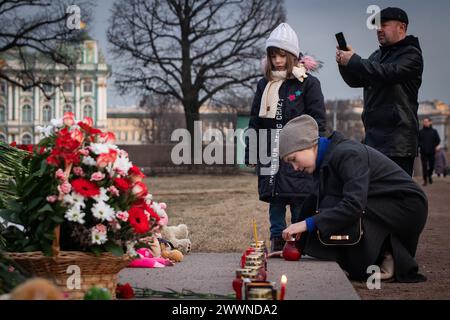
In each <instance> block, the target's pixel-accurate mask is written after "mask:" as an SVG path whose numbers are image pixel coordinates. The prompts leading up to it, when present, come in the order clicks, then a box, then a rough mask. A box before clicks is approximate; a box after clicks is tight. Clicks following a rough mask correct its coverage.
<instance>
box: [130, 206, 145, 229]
mask: <svg viewBox="0 0 450 320" xmlns="http://www.w3.org/2000/svg"><path fill="white" fill-rule="evenodd" d="M128 214H129V216H128V222H129V223H130V224H131V226H132V227H133V229H134V232H135V233H138V234H140V233H147V232H148V231H149V230H150V226H149V224H148V218H147V215H146V214H145V212H144V209H143V208H140V207H131V209H130V210H128Z"/></svg>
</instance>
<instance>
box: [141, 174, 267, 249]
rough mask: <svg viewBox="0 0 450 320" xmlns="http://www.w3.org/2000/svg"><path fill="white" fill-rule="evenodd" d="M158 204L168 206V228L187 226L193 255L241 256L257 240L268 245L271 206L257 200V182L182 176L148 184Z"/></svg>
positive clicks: (246, 176) (245, 177)
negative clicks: (254, 225) (255, 228)
mask: <svg viewBox="0 0 450 320" xmlns="http://www.w3.org/2000/svg"><path fill="white" fill-rule="evenodd" d="M146 182H147V185H148V186H149V190H150V192H151V193H152V194H153V198H154V199H155V201H160V202H166V203H167V206H168V210H167V211H168V215H169V219H170V221H169V224H171V225H174V224H179V223H185V224H187V225H188V227H189V230H190V238H191V241H192V243H193V251H197V252H199V251H201V252H242V251H243V250H244V249H245V248H246V247H247V246H248V244H249V243H250V242H251V241H252V239H253V231H252V219H253V218H255V219H256V222H257V225H258V231H259V232H258V236H259V237H260V238H261V239H263V240H266V241H268V239H269V215H268V204H267V203H264V202H261V201H259V200H258V195H257V179H256V176H254V175H251V174H243V175H238V176H200V175H182V176H176V177H153V178H149V179H147V180H146Z"/></svg>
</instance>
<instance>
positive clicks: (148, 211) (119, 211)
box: [0, 112, 160, 256]
mask: <svg viewBox="0 0 450 320" xmlns="http://www.w3.org/2000/svg"><path fill="white" fill-rule="evenodd" d="M39 130H40V131H41V133H42V134H43V139H42V140H41V142H40V143H39V145H38V146H36V147H34V148H31V149H29V156H28V157H25V158H24V159H23V160H22V161H23V167H25V168H27V169H28V170H23V171H21V172H16V173H15V176H14V179H13V180H12V182H11V185H10V188H11V190H12V191H13V193H14V195H15V196H14V197H12V198H9V199H7V200H5V201H4V202H5V203H4V204H3V205H2V206H3V208H0V216H1V217H2V218H3V219H4V220H5V221H6V222H8V227H7V228H5V230H4V231H3V232H2V236H3V237H4V239H5V240H6V241H5V242H6V245H5V246H6V248H5V249H6V251H10V252H11V251H14V252H29V251H42V252H43V253H44V254H45V255H47V256H49V255H51V254H52V244H53V242H54V240H55V237H56V236H57V235H56V236H55V232H54V231H55V230H58V229H59V230H60V234H61V236H60V239H59V246H60V247H61V250H67V251H83V252H93V253H96V254H100V253H102V252H110V253H112V254H114V255H116V256H121V255H123V254H125V253H128V254H129V255H130V256H134V255H136V253H135V251H134V245H135V244H136V243H137V241H138V240H139V239H140V238H143V237H147V236H149V235H151V233H152V229H153V228H154V227H155V226H156V225H157V223H158V221H159V219H160V217H159V216H158V214H157V212H156V211H155V210H153V208H152V197H151V195H150V194H149V193H148V191H147V186H146V185H145V184H144V182H143V181H142V180H143V178H144V177H145V176H144V174H143V173H142V172H141V170H140V169H139V168H137V167H136V166H134V165H133V164H132V162H131V161H130V159H129V158H128V154H127V152H125V151H124V150H121V149H119V148H118V147H117V146H116V145H115V144H114V140H115V137H114V134H113V133H111V132H102V131H101V130H99V129H97V128H94V127H93V121H92V119H91V118H88V117H86V118H85V119H84V120H83V121H76V120H75V117H74V114H73V113H70V112H68V113H65V114H64V116H63V118H62V119H57V120H55V119H54V120H52V125H51V126H48V127H46V128H39Z"/></svg>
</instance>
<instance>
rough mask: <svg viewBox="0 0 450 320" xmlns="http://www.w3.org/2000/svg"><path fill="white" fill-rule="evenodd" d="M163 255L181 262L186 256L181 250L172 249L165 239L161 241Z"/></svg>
mask: <svg viewBox="0 0 450 320" xmlns="http://www.w3.org/2000/svg"><path fill="white" fill-rule="evenodd" d="M161 256H162V257H163V258H166V259H169V260H170V261H173V262H181V261H183V258H184V256H183V254H182V253H181V251H180V250H177V249H171V248H170V245H168V244H166V242H164V241H163V242H162V243H161Z"/></svg>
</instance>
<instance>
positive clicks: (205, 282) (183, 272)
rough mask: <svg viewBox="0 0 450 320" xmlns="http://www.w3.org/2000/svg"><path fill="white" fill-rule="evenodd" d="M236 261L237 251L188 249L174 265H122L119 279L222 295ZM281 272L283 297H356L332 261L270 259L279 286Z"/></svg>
mask: <svg viewBox="0 0 450 320" xmlns="http://www.w3.org/2000/svg"><path fill="white" fill-rule="evenodd" d="M239 261H240V254H237V253H191V254H189V255H187V256H186V257H185V260H184V261H183V262H181V263H178V264H176V265H175V266H174V267H167V268H160V269H131V268H128V269H125V270H123V271H122V272H121V273H120V274H119V282H120V283H125V282H129V283H130V284H131V285H132V286H136V287H141V288H150V289H154V290H164V291H167V289H173V290H176V291H181V290H182V289H188V290H192V291H194V292H199V293H215V294H221V295H226V294H230V293H232V292H233V289H232V286H231V283H232V281H233V279H234V275H235V270H236V269H237V268H238V267H239V266H238V264H239ZM283 274H285V275H286V276H287V278H288V282H287V286H286V287H287V290H286V299H289V300H311V299H324V300H327V299H339V300H341V299H348V300H357V299H359V296H358V295H357V293H356V292H355V290H354V289H353V286H352V285H351V283H350V282H349V280H348V279H347V277H346V276H345V275H344V273H343V271H342V270H341V269H340V268H339V266H338V265H337V264H336V263H334V262H328V261H317V260H314V259H312V258H305V257H302V259H301V260H300V261H298V262H289V261H285V260H282V259H270V260H269V263H268V277H267V279H268V280H269V281H274V282H276V284H277V287H279V285H280V278H281V276H282V275H283Z"/></svg>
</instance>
